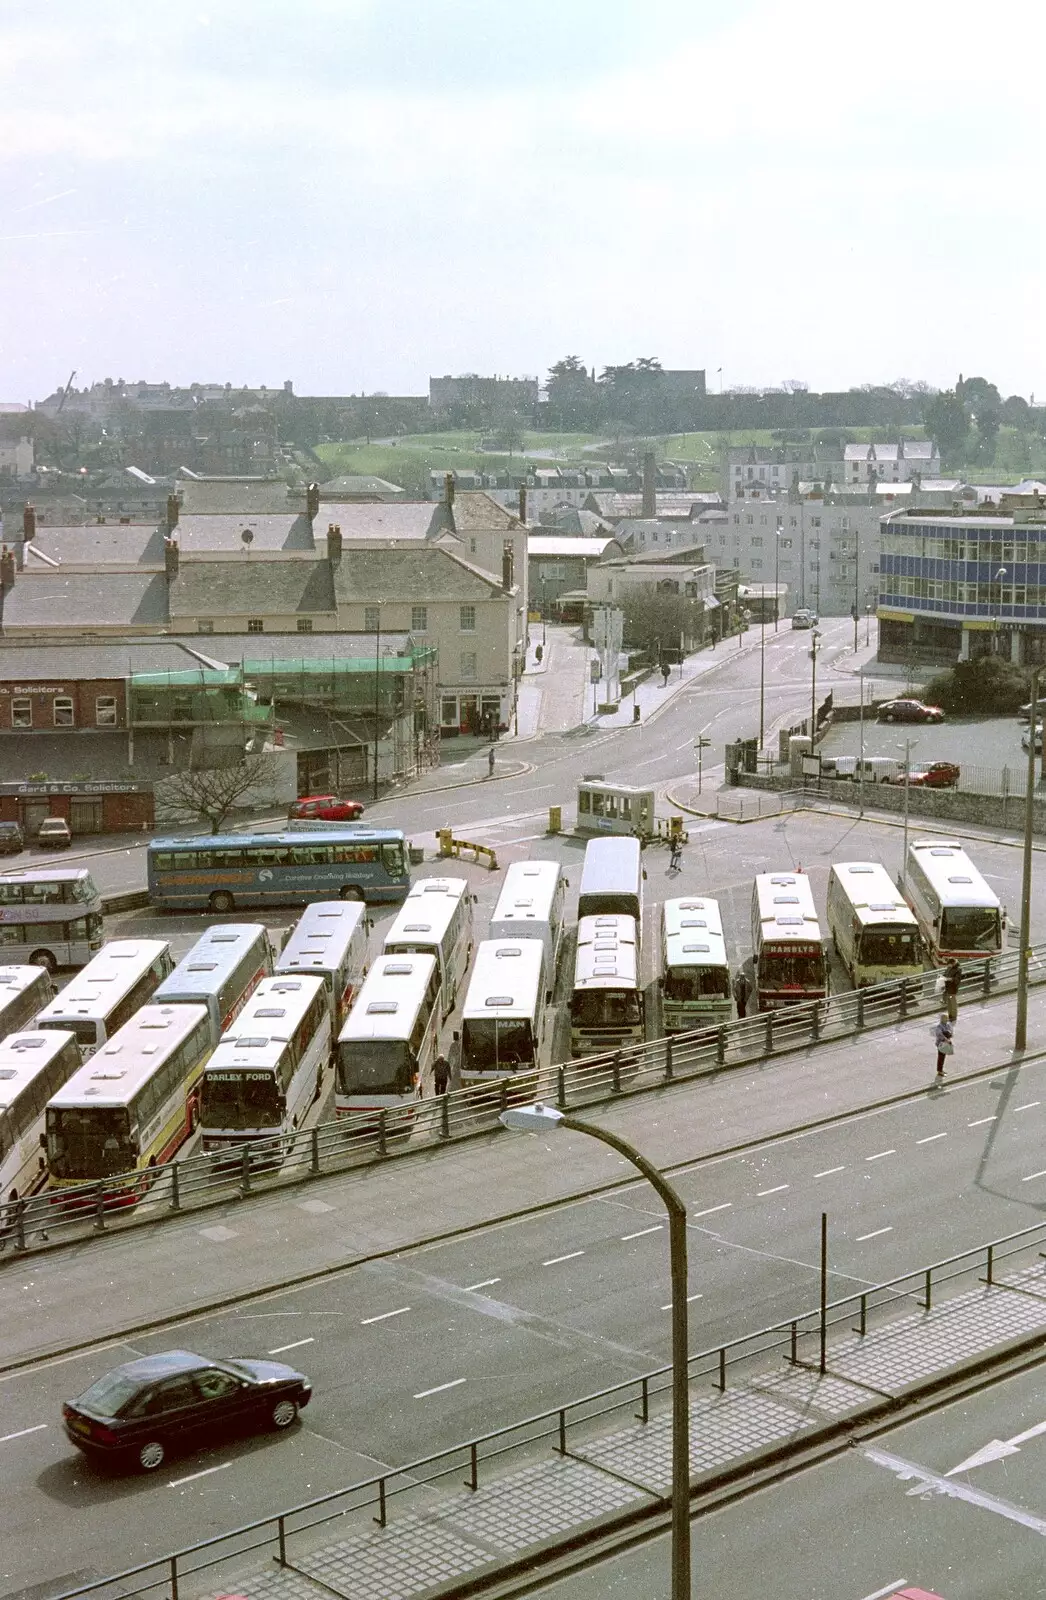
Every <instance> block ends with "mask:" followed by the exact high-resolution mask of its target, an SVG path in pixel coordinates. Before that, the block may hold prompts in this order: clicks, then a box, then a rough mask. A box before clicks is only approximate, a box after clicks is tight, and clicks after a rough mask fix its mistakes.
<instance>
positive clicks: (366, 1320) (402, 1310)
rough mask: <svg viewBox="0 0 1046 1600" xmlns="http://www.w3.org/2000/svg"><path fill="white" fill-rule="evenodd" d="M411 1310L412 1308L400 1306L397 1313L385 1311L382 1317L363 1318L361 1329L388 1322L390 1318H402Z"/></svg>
mask: <svg viewBox="0 0 1046 1600" xmlns="http://www.w3.org/2000/svg"><path fill="white" fill-rule="evenodd" d="M409 1310H410V1306H400V1307H399V1308H398V1310H396V1311H383V1312H382V1313H381V1316H380V1317H362V1318H361V1319H360V1327H361V1328H367V1327H369V1326H370V1324H371V1323H372V1322H387V1321H388V1319H389V1318H390V1317H402V1316H403V1315H404V1313H405V1312H407V1311H409Z"/></svg>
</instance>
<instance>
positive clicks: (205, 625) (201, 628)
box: [196, 617, 214, 633]
mask: <svg viewBox="0 0 1046 1600" xmlns="http://www.w3.org/2000/svg"><path fill="white" fill-rule="evenodd" d="M196 627H197V631H198V632H199V633H213V632H214V623H213V622H211V621H210V619H209V618H208V617H200V618H198V620H197V623H196Z"/></svg>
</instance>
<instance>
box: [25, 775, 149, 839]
mask: <svg viewBox="0 0 1046 1600" xmlns="http://www.w3.org/2000/svg"><path fill="white" fill-rule="evenodd" d="M45 817H64V818H65V819H66V821H67V822H68V824H69V828H70V831H71V833H72V835H73V837H74V839H75V838H78V837H80V836H82V835H84V834H92V833H93V834H98V833H140V832H141V831H142V829H143V828H144V829H149V828H152V827H153V826H154V825H155V820H156V817H155V809H154V803H153V786H152V784H151V783H121V782H120V781H119V779H113V780H111V781H105V780H101V781H99V782H97V783H91V782H88V781H86V780H85V781H83V782H78V781H77V780H76V779H70V780H68V781H62V780H59V779H55V780H53V781H49V780H46V779H41V780H39V781H33V780H26V781H25V782H19V781H14V782H7V783H2V782H0V821H3V822H19V823H21V825H22V830H23V832H24V833H25V835H26V837H27V838H30V837H31V836H32V835H33V834H34V833H35V832H36V830H37V828H38V827H39V826H40V824H41V822H43V820H44V818H45Z"/></svg>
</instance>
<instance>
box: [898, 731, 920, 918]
mask: <svg viewBox="0 0 1046 1600" xmlns="http://www.w3.org/2000/svg"><path fill="white" fill-rule="evenodd" d="M918 742H919V741H918V740H917V739H906V740H905V741H904V744H903V745H900V744H899V745H898V746H897V748H898V750H902V749H903V751H904V838H903V840H902V843H901V888H902V889H903V888H904V886H905V876H906V874H907V871H908V790H909V787H910V782H911V771H912V751H913V750H914V749H915V746H916V745H917V744H918Z"/></svg>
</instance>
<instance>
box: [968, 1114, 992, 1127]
mask: <svg viewBox="0 0 1046 1600" xmlns="http://www.w3.org/2000/svg"><path fill="white" fill-rule="evenodd" d="M998 1120H999V1118H998V1116H997V1115H996V1116H991V1117H978V1118H977V1121H976V1122H968V1123H967V1124H966V1126H967V1127H968V1128H983V1126H984V1124H985V1123H986V1122H998Z"/></svg>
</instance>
